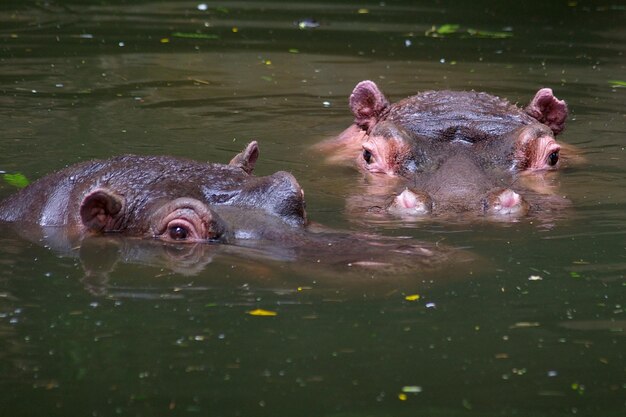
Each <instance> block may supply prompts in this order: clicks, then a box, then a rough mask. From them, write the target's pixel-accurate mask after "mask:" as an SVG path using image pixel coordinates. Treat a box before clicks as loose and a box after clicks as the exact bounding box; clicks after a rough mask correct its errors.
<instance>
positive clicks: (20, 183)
mask: <svg viewBox="0 0 626 417" xmlns="http://www.w3.org/2000/svg"><path fill="white" fill-rule="evenodd" d="M2 177H3V178H4V181H6V182H7V184H10V185H12V186H14V187H17V188H24V187H26V186H27V185H28V184H29V183H30V181H28V178H26V177H25V176H24V175H23V174H20V173H19V172H16V173H15V174H3V175H2Z"/></svg>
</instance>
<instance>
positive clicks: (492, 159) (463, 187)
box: [324, 81, 568, 216]
mask: <svg viewBox="0 0 626 417" xmlns="http://www.w3.org/2000/svg"><path fill="white" fill-rule="evenodd" d="M350 108H351V110H352V113H353V114H354V116H355V119H354V124H353V125H352V126H350V127H349V128H348V129H346V130H345V131H344V132H343V133H342V134H341V135H340V136H339V137H338V138H336V139H335V140H333V141H331V142H330V143H329V144H328V146H324V147H325V148H326V149H328V150H330V151H331V152H337V153H339V154H341V153H344V154H348V153H352V154H353V155H354V156H353V157H355V156H356V158H357V165H358V167H359V168H360V169H361V170H363V171H366V172H369V173H373V174H382V175H386V176H390V177H399V178H403V179H405V181H404V183H403V184H404V187H405V190H404V191H402V192H401V193H399V194H398V195H397V197H396V198H394V199H393V200H392V201H391V202H390V205H389V210H390V211H391V212H395V213H399V214H409V215H418V216H421V215H425V214H434V215H445V214H450V213H462V212H470V213H475V214H480V215H487V216H520V215H524V214H526V213H527V211H528V209H529V207H530V205H529V203H528V202H527V201H525V199H524V197H522V195H523V193H524V191H526V190H524V187H523V186H521V185H520V184H521V183H523V182H524V181H520V179H521V178H522V176H524V175H527V174H531V173H534V174H541V173H544V172H547V171H552V170H556V169H557V168H558V167H559V165H560V163H559V158H560V150H561V145H560V144H559V143H557V142H556V140H555V136H556V135H557V134H559V133H560V132H561V131H562V130H563V129H564V127H565V120H566V118H567V113H568V110H567V106H566V104H565V102H563V101H561V100H558V99H557V98H556V97H554V95H553V93H552V90H550V89H548V88H544V89H541V90H539V91H538V92H537V93H536V95H535V97H534V98H533V99H532V100H531V102H530V104H529V105H528V106H526V107H525V108H520V107H517V106H515V105H512V104H510V103H509V102H508V101H506V100H504V99H501V98H499V97H495V96H492V95H489V94H486V93H479V92H460V91H426V92H422V93H419V94H417V95H415V96H412V97H408V98H406V99H404V100H401V101H399V102H397V103H393V104H391V103H390V102H389V101H388V100H387V98H386V97H385V96H384V94H383V93H382V92H381V91H380V89H379V88H378V86H377V85H376V84H375V83H374V82H372V81H362V82H360V83H359V84H358V85H357V86H356V87H355V88H354V91H353V92H352V95H351V96H350ZM357 155H358V156H357Z"/></svg>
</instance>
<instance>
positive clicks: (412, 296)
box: [404, 294, 420, 301]
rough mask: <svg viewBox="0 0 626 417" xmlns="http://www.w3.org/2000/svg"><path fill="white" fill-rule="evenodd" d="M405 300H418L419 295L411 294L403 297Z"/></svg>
mask: <svg viewBox="0 0 626 417" xmlns="http://www.w3.org/2000/svg"><path fill="white" fill-rule="evenodd" d="M404 299H405V300H407V301H417V300H419V299H420V295H419V294H411V295H407V296H406V297H404Z"/></svg>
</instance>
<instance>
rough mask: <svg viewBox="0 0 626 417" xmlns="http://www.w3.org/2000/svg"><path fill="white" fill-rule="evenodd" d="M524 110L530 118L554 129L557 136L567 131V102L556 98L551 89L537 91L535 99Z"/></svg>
mask: <svg viewBox="0 0 626 417" xmlns="http://www.w3.org/2000/svg"><path fill="white" fill-rule="evenodd" d="M524 110H525V111H526V113H528V114H529V115H530V116H532V117H534V118H535V119H537V120H538V121H539V122H541V123H543V124H545V125H546V126H548V127H549V128H550V129H552V132H553V133H554V135H555V136H556V135H558V134H559V133H561V132H562V131H563V129H565V119H567V104H565V101H563V100H559V99H558V98H556V97H554V94H553V93H552V90H551V89H550V88H542V89H541V90H539V91H537V94H535V97H534V98H533V99H532V101H531V102H530V104H529V105H528V106H526V108H525V109H524Z"/></svg>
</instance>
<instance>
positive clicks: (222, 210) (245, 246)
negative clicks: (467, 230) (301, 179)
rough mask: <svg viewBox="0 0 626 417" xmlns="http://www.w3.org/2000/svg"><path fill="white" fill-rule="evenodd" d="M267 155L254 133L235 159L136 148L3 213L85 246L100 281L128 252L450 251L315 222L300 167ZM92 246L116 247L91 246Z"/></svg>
mask: <svg viewBox="0 0 626 417" xmlns="http://www.w3.org/2000/svg"><path fill="white" fill-rule="evenodd" d="M258 155H259V149H258V145H257V143H256V142H252V143H250V144H249V145H248V146H247V147H246V149H245V150H244V151H243V152H242V153H240V154H238V155H237V156H236V157H235V158H233V160H232V161H231V162H230V164H228V165H224V164H215V163H200V162H195V161H190V160H184V159H178V158H172V157H166V156H161V157H146V156H129V155H127V156H121V157H116V158H112V159H109V160H104V161H90V162H85V163H81V164H77V165H74V166H70V167H68V168H66V169H63V170H61V171H58V172H56V173H53V174H50V175H48V176H46V177H43V178H41V179H40V180H38V181H36V182H34V183H33V184H31V185H30V186H28V187H27V188H25V189H23V190H21V191H20V192H18V193H17V194H15V195H13V196H11V197H9V198H7V199H6V200H4V201H2V202H1V203H0V221H4V222H5V223H6V224H8V225H10V227H11V228H12V229H14V230H16V231H17V232H18V233H19V234H20V235H22V236H23V237H26V238H27V239H29V240H31V241H35V242H40V243H42V244H44V245H46V246H47V247H50V248H51V249H53V250H54V251H55V252H57V253H59V254H62V255H69V256H79V257H80V258H81V259H83V263H84V264H85V265H92V266H91V267H86V268H85V269H86V275H87V277H92V278H93V277H94V276H95V277H100V278H98V279H97V280H100V281H103V280H104V281H106V279H103V278H102V276H103V274H102V273H101V272H102V271H105V272H106V271H109V270H110V269H111V267H110V266H111V265H115V264H116V263H117V261H118V260H119V259H121V260H122V261H123V262H129V263H140V264H150V265H163V266H166V267H167V268H168V269H171V270H174V271H177V272H181V273H190V274H195V273H198V272H200V271H201V270H202V269H203V268H204V267H205V266H206V265H207V264H209V263H210V262H211V261H212V259H213V257H214V256H215V255H216V254H220V255H223V254H235V255H236V256H240V257H241V258H242V259H264V260H278V261H294V262H293V263H299V262H300V261H301V262H302V263H304V264H307V262H308V263H314V264H317V265H325V266H328V267H330V268H334V267H337V266H341V267H343V268H345V267H347V266H349V267H350V268H351V270H353V271H355V272H356V271H357V270H359V269H362V268H366V269H370V270H371V269H372V268H373V269H379V270H380V269H386V270H387V271H388V272H389V273H394V272H397V271H399V270H405V271H406V270H410V271H414V270H415V269H416V268H418V269H427V268H431V267H435V266H437V265H439V264H442V263H443V261H445V260H447V259H449V258H450V257H449V254H450V253H452V250H451V249H447V248H445V247H439V246H436V245H429V244H422V243H420V242H415V241H411V240H408V239H402V238H388V237H381V236H374V235H371V234H355V233H353V234H351V233H340V232H335V231H330V230H327V229H325V228H323V227H322V226H319V225H315V224H310V223H309V222H308V220H307V218H306V212H305V202H304V197H303V195H304V194H303V191H302V189H301V187H300V185H299V184H298V182H297V181H296V180H295V178H294V177H293V176H292V175H291V174H289V173H286V172H277V173H275V174H272V175H269V176H265V177H256V176H254V175H252V171H253V169H254V164H255V162H256V161H257V158H258ZM103 236H106V237H107V239H105V238H104V237H103ZM122 237H138V238H143V239H134V240H133V239H121V238H122ZM105 243H106V244H105ZM224 244H226V245H224ZM87 247H92V248H93V247H96V248H100V249H98V250H97V251H96V253H103V254H104V253H110V254H113V255H112V256H108V257H104V256H103V257H101V256H100V255H97V256H92V255H89V253H92V254H93V251H88V250H87V249H86V248H87ZM111 247H112V248H113V249H107V248H111ZM105 249H106V250H105ZM104 258H111V259H113V261H106V259H104ZM85 259H87V260H89V259H91V261H85ZM103 259H104V260H103ZM459 259H463V260H469V259H470V258H469V257H460V258H459V256H456V258H455V260H459ZM295 261H298V262H295ZM102 262H104V265H100V264H101V263H102ZM94 265H96V266H94ZM91 271H96V272H98V271H100V272H98V273H92V272H91ZM104 275H106V274H104ZM92 278H90V279H89V280H90V281H93V279H92Z"/></svg>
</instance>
